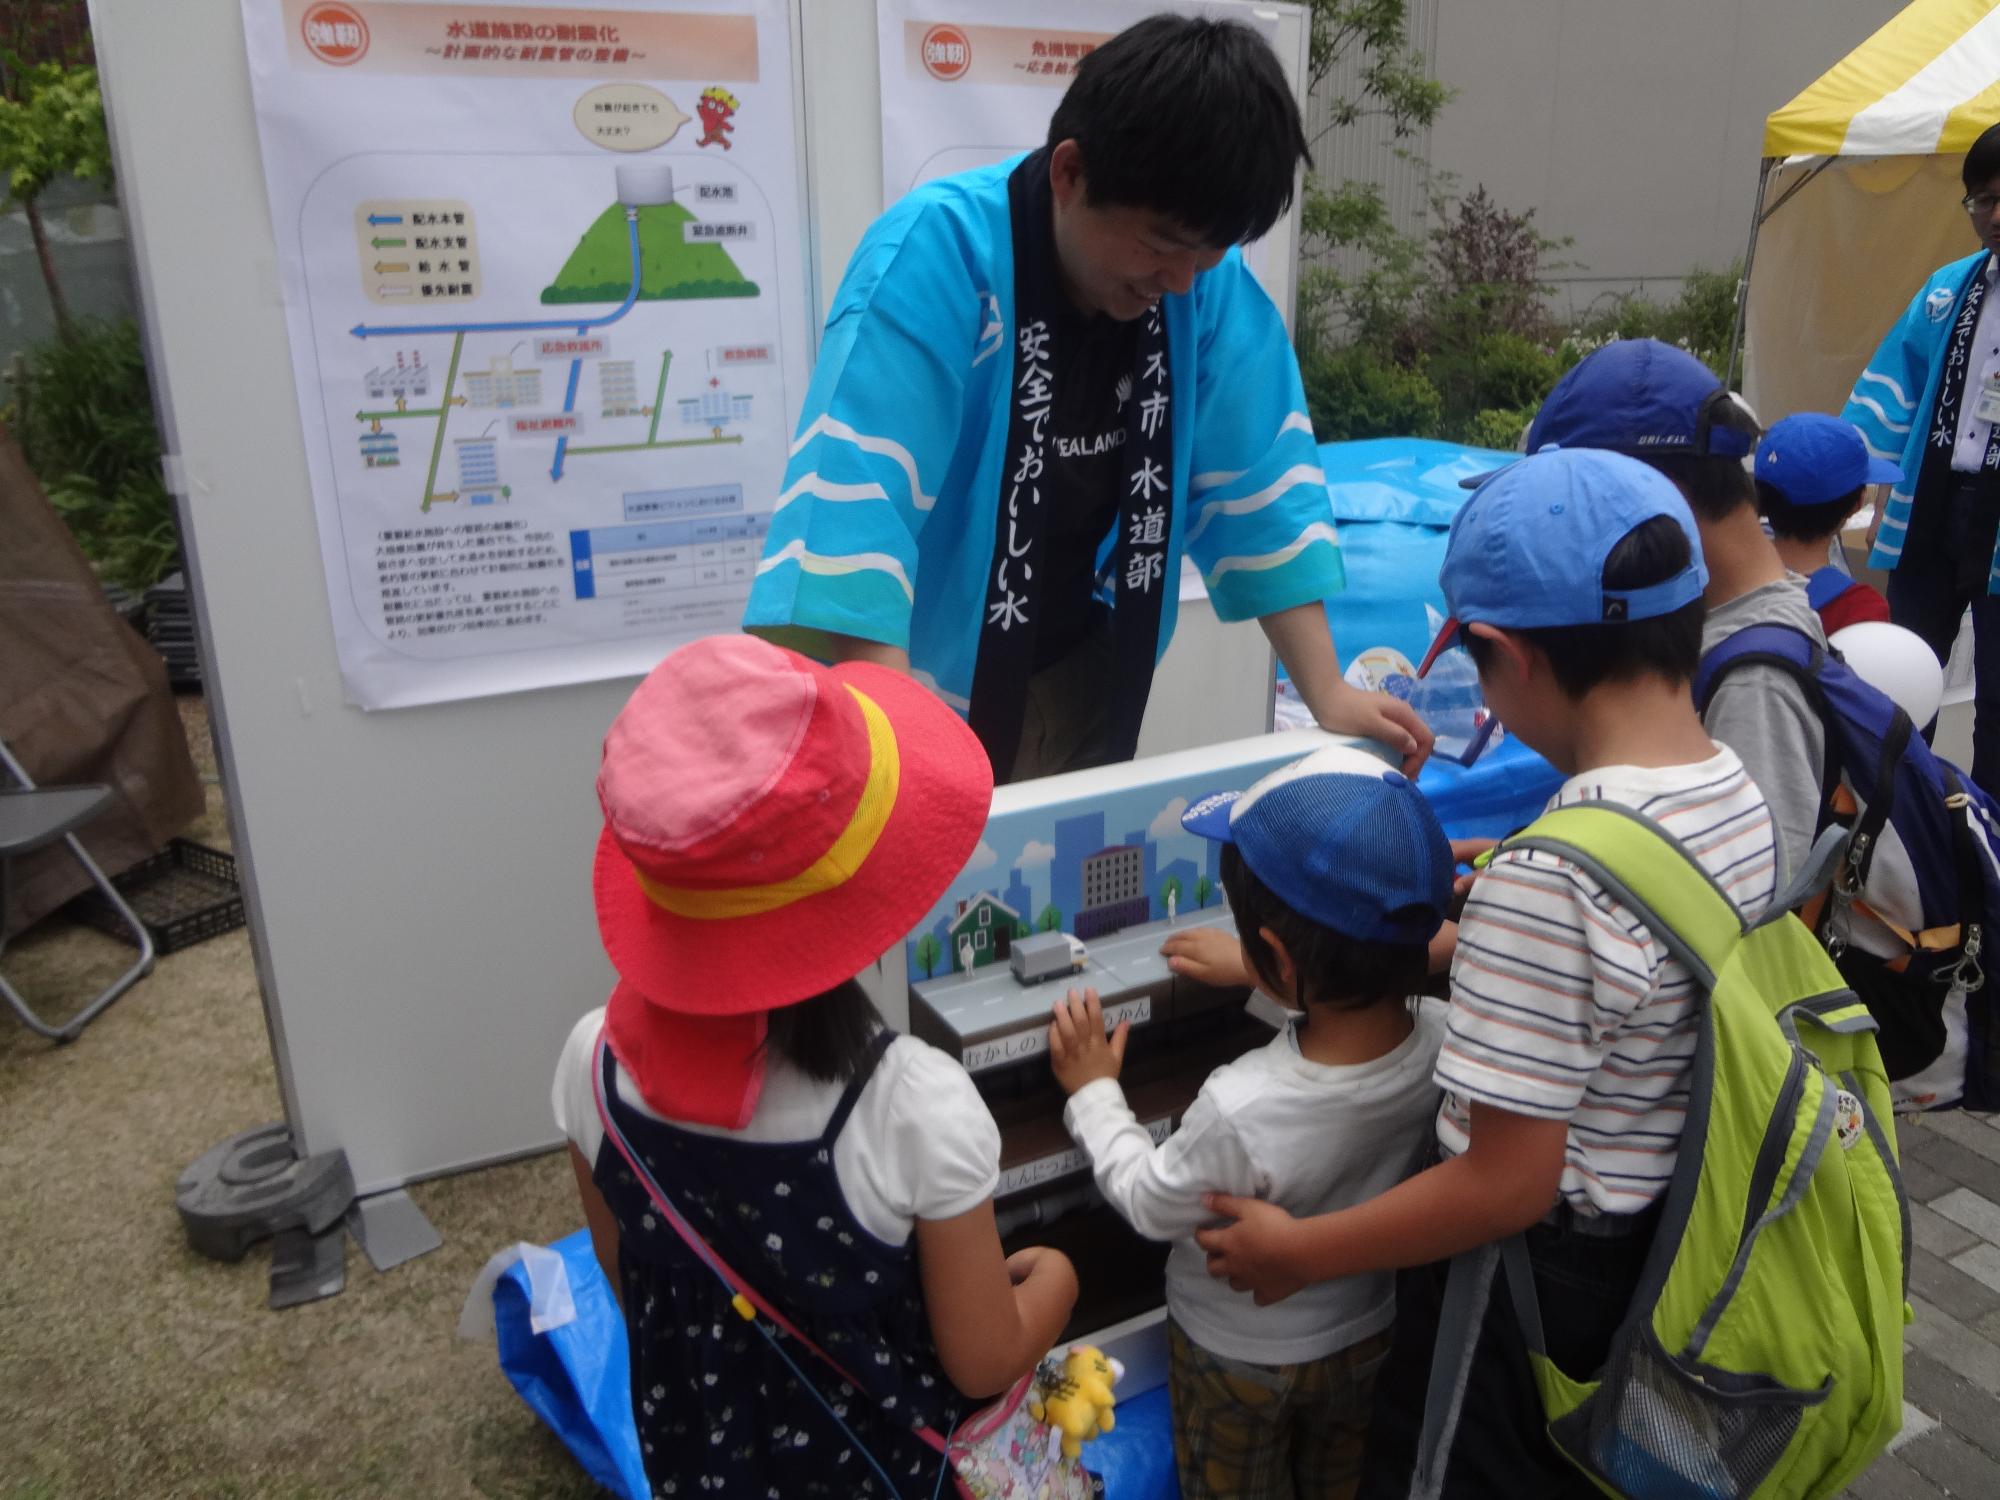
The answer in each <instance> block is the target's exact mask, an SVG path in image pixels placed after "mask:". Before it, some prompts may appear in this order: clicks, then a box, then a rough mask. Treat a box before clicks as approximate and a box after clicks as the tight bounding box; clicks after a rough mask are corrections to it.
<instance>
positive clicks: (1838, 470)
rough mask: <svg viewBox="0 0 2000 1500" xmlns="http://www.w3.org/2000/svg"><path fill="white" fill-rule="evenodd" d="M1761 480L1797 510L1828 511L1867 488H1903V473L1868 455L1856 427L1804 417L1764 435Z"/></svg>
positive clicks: (1820, 416) (1819, 415)
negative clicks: (1822, 507) (1819, 507)
mask: <svg viewBox="0 0 2000 1500" xmlns="http://www.w3.org/2000/svg"><path fill="white" fill-rule="evenodd" d="M1757 477H1758V478H1759V479H1760V480H1762V481H1763V482H1764V483H1765V484H1768V485H1770V486H1771V488H1772V489H1774V490H1776V491H1777V492H1778V493H1779V494H1781V495H1783V496H1784V497H1785V498H1786V499H1787V500H1789V501H1791V502H1792V504H1794V505H1827V504H1830V503H1832V502H1833V501H1835V500H1842V499H1845V498H1846V497H1847V496H1849V495H1851V494H1853V493H1854V492H1855V491H1856V490H1858V489H1860V488H1861V486H1863V485H1864V484H1899V483H1901V482H1902V478H1903V471H1902V470H1901V469H1900V468H1898V467H1897V466H1896V465H1895V464H1892V463H1890V462H1889V460H1888V459H1886V458H1877V457H1875V456H1874V455H1873V454H1872V453H1870V452H1869V451H1868V444H1867V443H1866V442H1865V441H1863V440H1862V437H1861V429H1860V428H1858V427H1856V426H1855V425H1854V424H1853V423H1852V422H1843V421H1841V419H1840V418H1839V417H1830V416H1828V415H1827V414H1826V413H1825V412H1820V411H1802V412H1800V413H1798V415H1796V416H1791V417H1786V418H1785V419H1784V420H1783V421H1780V422H1775V423H1773V424H1772V426H1771V430H1770V431H1769V432H1767V433H1765V434H1764V441H1763V442H1761V443H1759V444H1758V445H1757Z"/></svg>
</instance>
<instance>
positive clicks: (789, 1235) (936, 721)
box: [553, 636, 1076, 1500]
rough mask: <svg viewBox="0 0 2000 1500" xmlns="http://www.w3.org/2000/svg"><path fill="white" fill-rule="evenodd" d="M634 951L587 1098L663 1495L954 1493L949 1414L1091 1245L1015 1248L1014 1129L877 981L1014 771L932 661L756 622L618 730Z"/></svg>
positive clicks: (1050, 1327)
mask: <svg viewBox="0 0 2000 1500" xmlns="http://www.w3.org/2000/svg"><path fill="white" fill-rule="evenodd" d="M597 791H598V799H599V801H600V802H601V803H602V805H603V808H604V818H605V826H604V833H603V836H602V838H601V840H600V841H599V844H598V849H597V860H596V870H595V882H594V883H595V892H596V904H597V918H598V927H599V930H600V932H601V933H602V935H603V939H604V946H605V949H606V951H607V952H608V953H609V954H610V956H611V961H612V963H613V965H614V966H615V967H616V969H617V971H618V983H617V986H616V988H614V989H613V991H612V993H611V998H610V1001H609V1003H608V1004H607V1005H606V1006H605V1008H604V1009H602V1010H599V1011H593V1012H591V1013H590V1014H589V1015H587V1016H585V1017H584V1018H583V1019H582V1020H581V1021H579V1022H578V1023H577V1026H576V1028H575V1030H574V1031H573V1032H572V1033H571V1035H570V1039H569V1043H568V1045H567V1046H566V1047H565V1049H564V1051H563V1056H562V1061H561V1064H560V1066H559V1068H558V1070H557V1074H556V1081H555V1090H554V1101H553V1102H554V1107H555V1114H556V1120H557V1123H558V1124H559V1125H561V1127H562V1129H563V1133H564V1134H565V1135H566V1136H567V1137H568V1138H569V1141H570V1156H571V1162H572V1165H573V1166H574V1167H575V1169H576V1174H577V1184H578V1188H579V1191H580V1192H581V1195H582V1198H583V1206H584V1212H585V1215H586V1217H587V1219H588V1221H589V1224H590V1229H591V1237H592V1240H593V1241H594V1243H595V1247H596V1251H597V1255H598V1259H599V1260H600V1262H601V1263H602V1264H603V1266H604V1271H605V1274H606V1276H607V1277H609V1278H610V1281H611V1284H612V1286H613V1287H614V1288H616V1289H617V1292H618V1295H619V1300H620V1302H621V1304H622V1306H623V1308H624V1312H625V1321H626V1328H627V1333H628V1341H629V1346H630V1351H631V1365H632V1409H633V1416H634V1419H635V1421H636V1423H637V1426H638V1432H639V1439H640V1445H641V1453H642V1457H643V1458H644V1461H645V1466H646V1475H647V1478H648V1480H649V1481H650V1482H651V1483H652V1485H653V1487H654V1490H655V1493H661V1494H672V1493H680V1494H690V1493H718V1492H719V1493H722V1494H726V1495H743V1496H757V1497H763V1496H782V1497H784V1500H794V1497H800V1496H808V1495H828V1496H841V1497H846V1496H856V1495H873V1496H914V1497H925V1496H930V1495H933V1494H934V1493H936V1487H937V1486H938V1485H939V1483H940V1482H941V1480H942V1478H943V1476H942V1474H941V1472H940V1470H941V1467H942V1465H943V1463H944V1460H943V1458H942V1456H941V1454H940V1452H939V1447H940V1443H939V1438H938V1435H940V1434H949V1433H951V1431H952V1430H953V1429H954V1427H956V1426H957V1425H958V1424H959V1423H960V1422H961V1421H962V1420H963V1419H964V1418H965V1417H966V1415H967V1414H968V1413H969V1412H970V1411H971V1410H972V1408H973V1406H974V1405H975V1404H976V1403H977V1401H978V1399H979V1398H984V1397H988V1396H991V1395H994V1394H996V1393H998V1392H1001V1391H1004V1390H1007V1389H1008V1388H1009V1387H1010V1386H1012V1385H1014V1384H1015V1383H1016V1382H1017V1381H1019V1380H1020V1379H1021V1377H1023V1376H1024V1375H1026V1374H1027V1373H1028V1372H1029V1371H1031V1370H1032V1369H1033V1368H1034V1366H1035V1364H1036V1363H1037V1361H1038V1360H1039V1359H1040V1358H1041V1356H1042V1355H1043V1354H1044V1353H1045V1352H1046V1351H1047V1350H1048V1349H1049V1347H1050V1345H1051V1344H1052V1343H1053V1342H1054V1341H1055V1338H1056V1336H1057V1335H1058V1334H1059V1333H1060V1332H1061V1330H1062V1326H1063V1324H1064V1323H1065V1322H1066V1321H1067V1319H1068V1317H1069V1313H1070V1309H1071V1306H1072V1304H1073V1303H1074V1301H1075V1299H1076V1275H1075V1272H1074V1270H1073V1269H1072V1267H1071V1266H1070V1264H1069V1262H1068V1260H1067V1259H1066V1258H1065V1257H1064V1256H1063V1255H1062V1254H1060V1253H1059V1252H1057V1251H1054V1250H1024V1251H1021V1252H1019V1253H1017V1254H1015V1255H1014V1256H1012V1257H1008V1256H1006V1255H1004V1253H1003V1252H1002V1250H1001V1246H1000V1237H999V1234H998V1232H997V1230H996V1229H995V1227H994V1218H993V1190H994V1187H995V1184H996V1183H997V1181H998V1175H999V1158H1000V1137H999V1130H998V1128H997V1127H996V1126H995V1124H994V1123H993V1118H992V1116H991V1114H989V1113H988V1111H987V1109H986V1106H985V1103H984V1101H982V1100H981V1098H980V1097H979V1094H978V1092H977V1091H976V1090H975V1089H974V1088H973V1085H972V1081H971V1079H970V1078H968V1077H967V1076H966V1073H965V1071H964V1069H963V1068H961V1067H960V1066H959V1064H958V1063H957V1061H955V1060H954V1059H952V1058H950V1057H948V1056H947V1055H945V1054H944V1053H942V1052H939V1051H937V1050H935V1049H933V1048H931V1047H929V1046H927V1045H926V1044H924V1043H922V1042H920V1041H917V1040H915V1039H914V1038H910V1037H901V1036H897V1035H896V1034H895V1033H893V1032H891V1031H889V1030H888V1029H887V1027H886V1026H884V1025H883V1023H882V1020H881V1017H880V1016H879V1015H878V1014H877V1013H876V1011H875V1008H874V1006H873V1005H872V1004H871V1003H870V1001H869V1000H868V997H867V996H866V994H865V993H864V992H863V991H862V990H861V988H860V986H859V985H858V984H857V983H856V982H855V975H856V974H858V973H860V972H861V971H862V970H864V969H867V968H869V967H870V966H871V965H872V964H874V963H875V962H876V960H878V959H879V958H880V957H881V956H882V954H883V953H884V952H885V951H887V950H888V949H889V948H890V947H891V946H892V945H894V944H895V943H897V942H899V941H901V940H902V939H903V937H904V936H905V935H907V933H908V932H909V930H910V929H911V927H913V926H914V925H915V924H916V923H917V922H918V921H919V920H920V919H921V918H922V917H923V915H924V913H925V912H926V911H928V910H929V908H930V906H931V905H932V903H933V902H934V901H935V900H936V899H937V898H938V897H939V896H940V895H942V894H943V892H944V890H945V887H946V886H947V884H948V883H949V882H950V881H951V880H952V878H953V877H954V876H956V875H957V874H958V872H959V871H960V870H961V869H963V867H964V865H965V862H966V860H967V859H968V858H969V857H970V856H971V853H972V851H973V848H974V846H975V845H976V844H977V842H978V839H979V836H980V832H981V830H982V829H983V827H984V825H985V821H986V813H987V807H988V804H989V801H990V798H991V792H992V780H991V772H990V770H989V768H988V763H987V758H986V755H985V753H984V751H983V750H982V749H981V748H980V744H979V741H978V740H977V739H976V738H975V737H974V735H973V734H972V731H971V730H969V729H968V728H967V727H966V726H965V724H964V723H963V722H962V721H961V720H959V719H958V717H957V716H956V715H955V714H953V713H952V712H951V710H950V709H948V708H947V707H945V706H944V705H943V704H942V703H941V702H940V701H938V700H937V699H936V698H934V697H933V696H932V695H931V694H930V693H929V692H927V691H926V690H925V689H923V688H922V687H920V686H918V685H917V683H916V682H914V681H913V680H912V679H911V678H909V677H906V676H904V675H902V674H900V673H897V672H894V671H890V670H888V669H886V668H883V667H878V666H873V665H869V664H865V663H852V664H848V665H844V666H839V667H835V668H832V669H827V668H824V667H821V666H818V665H816V664H815V663H813V662H810V661H808V660H806V659H805V658H804V657H801V656H797V655H794V654H793V653H791V652H789V651H785V650H782V649H780V648H778V647H776V646H772V645H770V644H768V643H766V642H762V641H759V640H756V639H753V638H750V637H747V636H735V637H714V638H710V639H707V640H703V641H698V642H696V643H694V644H693V645H690V646H687V647H684V648H683V649H681V650H679V651H677V652H675V653H674V654H673V655H671V656H669V657H668V658H667V659H666V660H665V661H664V662H662V663H661V664H660V666H659V667H658V668H656V669H655V670H654V671H653V673H652V674H651V675H650V676H649V677H648V678H647V679H646V680H645V681H644V682H643V683H641V684H640V685H639V688H638V690H637V691H636V692H635V693H634V694H633V695H632V698H631V701H630V702H629V703H627V704H626V706H625V708H624V710H623V711H622V712H621V713H620V714H619V716H618V718H617V720H616V721H615V722H614V723H613V724H612V726H611V730H610V733H609V734H608V735H607V736H606V739H605V743H604V759H603V765H602V768H601V769H600V770H599V772H598V777H597Z"/></svg>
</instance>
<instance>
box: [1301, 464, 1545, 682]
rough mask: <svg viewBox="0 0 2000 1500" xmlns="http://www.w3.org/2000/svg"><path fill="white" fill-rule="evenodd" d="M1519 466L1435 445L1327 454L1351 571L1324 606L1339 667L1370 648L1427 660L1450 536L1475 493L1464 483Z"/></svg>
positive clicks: (1328, 475)
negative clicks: (1432, 611)
mask: <svg viewBox="0 0 2000 1500" xmlns="http://www.w3.org/2000/svg"><path fill="white" fill-rule="evenodd" d="M1519 456H1520V455H1519V454H1515V453H1500V452H1496V451H1495V450H1493V449H1491V448H1468V447H1466V446H1465V445H1464V444H1462V443H1441V442H1436V441H1434V440H1432V439H1430V438H1370V439H1368V440H1366V441H1364V442H1356V443H1322V444H1320V448H1319V457H1320V467H1321V468H1322V469H1324V470H1325V471H1326V490H1327V494H1328V495H1329V496H1330V497H1331V498H1332V501H1333V519H1334V522H1335V524H1336V525H1337V526H1338V527H1339V528H1340V556H1341V561H1342V563H1343V564H1344V565H1345V567H1346V569H1347V587H1346V588H1345V589H1343V590H1342V591H1341V592H1340V593H1338V594H1336V595H1334V596H1333V597H1332V598H1331V599H1329V600H1327V601H1326V613H1327V618H1328V620H1329V621H1330V622H1331V623H1332V625H1333V639H1334V643H1335V644H1336V645H1337V646H1339V648H1340V659H1341V660H1342V661H1351V660H1353V659H1354V657H1355V656H1357V655H1359V654H1360V653H1361V652H1362V651H1365V650H1367V649H1368V648H1369V647H1370V646H1393V647H1394V648H1395V649H1396V650H1398V651H1400V652H1402V653H1403V655H1405V656H1407V657H1408V658H1409V659H1410V660H1411V661H1413V662H1416V661H1421V660H1423V655H1424V652H1425V650H1426V649H1427V648H1428V647H1429V646H1430V643H1431V636H1432V635H1433V634H1434V633H1435V627H1433V626H1432V624H1431V622H1430V616H1429V614H1428V613H1427V612H1426V610H1425V606H1426V605H1429V606H1430V607H1431V608H1432V609H1435V610H1436V611H1437V612H1438V614H1439V615H1442V614H1443V613H1444V595H1443V593H1442V592H1441V591H1440V590H1439V588H1438V582H1437V580H1438V569H1439V568H1441V567H1443V566H1444V543H1445V532H1446V530H1447V529H1448V528H1449V527H1450V525H1451V521H1452V517H1454V516H1456V515H1457V514H1458V511H1459V507H1460V506H1462V505H1463V504H1464V503H1465V500H1466V497H1467V496H1468V495H1469V494H1471V493H1472V492H1471V491H1470V490H1465V489H1461V488H1459V483H1458V482H1459V480H1461V479H1466V478H1469V477H1471V476H1472V475H1475V474H1484V473H1486V472H1488V471H1489V470H1492V469H1496V468H1498V467H1500V466H1501V465H1502V464H1505V463H1508V462H1509V461H1511V460H1513V459H1515V458H1518V457H1519Z"/></svg>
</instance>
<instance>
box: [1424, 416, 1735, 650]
mask: <svg viewBox="0 0 2000 1500" xmlns="http://www.w3.org/2000/svg"><path fill="white" fill-rule="evenodd" d="M1656 516H1671V517H1672V518H1673V520H1674V522H1675V524H1677V525H1678V526H1679V527H1680V529H1681V531H1682V532H1683V533H1685V534H1686V536H1687V539H1688V550H1689V554H1690V557H1689V561H1688V565H1687V566H1686V567H1684V568H1682V569H1681V571H1680V572H1678V573H1676V574H1675V575H1674V576H1673V577H1672V578H1669V579H1667V580H1665V581H1664V582H1662V583H1655V584H1650V585H1648V586H1647V587H1645V588H1641V589H1607V588H1606V587H1605V586H1604V562H1605V559H1606V558H1608V557H1610V555H1611V551H1612V549H1613V548H1614V547H1616V546H1617V545H1618V544H1619V543H1620V542H1622V541H1623V540H1625V538H1626V537H1627V536H1629V535H1630V534H1631V533H1632V532H1633V531H1634V530H1635V529H1636V528H1638V527H1640V526H1643V525H1644V524H1645V523H1646V522H1648V521H1650V520H1652V519H1653V518H1654V517H1656ZM1438 583H1439V585H1440V586H1441V587H1442V588H1443V590H1444V599H1445V607H1446V608H1447V609H1448V610H1449V611H1450V615H1451V617H1450V618H1449V619H1448V620H1446V621H1445V624H1444V629H1443V630H1441V631H1439V632H1438V637H1437V639H1436V640H1435V641H1433V642H1432V643H1431V649H1430V651H1429V652H1428V653H1427V654H1426V655H1425V657H1424V663H1423V666H1422V667H1420V668H1418V675H1420V676H1421V675H1422V674H1423V673H1424V672H1427V671H1428V670H1430V665H1431V663H1432V662H1434V661H1436V660H1437V657H1438V654H1439V653H1440V652H1442V651H1443V650H1445V648H1446V647H1448V646H1450V645H1452V644H1453V643H1454V640H1455V638H1456V636H1457V634H1458V631H1459V627H1460V626H1461V625H1472V624H1481V623H1483V624H1487V625H1501V626H1505V627H1507V628H1509V629H1534V628H1537V627H1544V626H1551V625H1601V624H1607V623H1612V622H1617V621H1625V620H1649V619H1652V618H1654V617H1655V616H1658V615H1664V614H1671V613H1672V612H1673V611H1675V610H1677V609H1679V608H1680V607H1681V606H1682V605H1684V604H1687V603H1689V602H1690V601H1692V600H1695V599H1699V598H1700V597H1701V592H1702V590H1703V589H1705V588H1706V587H1708V568H1707V567H1706V566H1705V565H1704V564H1703V562H1702V558H1701V536H1700V534H1699V533H1698V532H1697V531H1696V530H1695V524H1694V513H1693V512H1692V511H1690V510H1689V509H1688V504H1687V501H1686V500H1684V499H1682V498H1681V492H1680V490H1679V489H1678V488H1677V487H1676V486H1675V485H1674V483H1673V481H1672V480H1670V479H1668V478H1667V477H1666V476H1665V475H1663V474H1661V473H1660V472H1659V471H1658V470H1657V469H1653V468H1649V467H1648V466H1647V465H1645V464H1642V463H1640V462H1639V460H1638V459H1636V458H1630V457H1628V456H1626V455H1625V454H1622V453H1605V452H1600V451H1598V450H1595V449H1591V448H1559V449H1556V450H1554V451H1553V452H1547V453H1536V454H1531V455H1530V456H1529V457H1527V458H1524V459H1522V460H1521V461H1520V462H1519V463H1517V464H1512V465H1509V466H1508V467H1507V468H1504V469H1502V470H1501V471H1500V472H1499V473H1497V474H1495V475H1493V476H1492V477H1490V478H1489V479H1488V480H1487V481H1486V482H1485V483H1484V484H1482V485H1480V487H1479V488H1478V489H1476V490H1474V491H1473V492H1472V496H1471V498H1470V499H1468V500H1467V501H1466V502H1465V504H1464V506H1463V507H1462V508H1461V509H1460V510H1459V513H1458V515H1457V516H1456V517H1455V518H1454V519H1453V520H1452V523H1451V534H1450V536H1449V538H1448V539H1447V541H1446V543H1445V554H1444V567H1443V568H1442V569H1441V570H1440V571H1439V573H1438Z"/></svg>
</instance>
